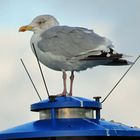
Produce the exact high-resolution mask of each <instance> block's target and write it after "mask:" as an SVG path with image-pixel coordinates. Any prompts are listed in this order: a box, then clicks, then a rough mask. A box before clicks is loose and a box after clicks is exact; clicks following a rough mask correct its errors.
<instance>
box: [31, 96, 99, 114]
mask: <svg viewBox="0 0 140 140" xmlns="http://www.w3.org/2000/svg"><path fill="white" fill-rule="evenodd" d="M55 100H56V101H54V102H51V101H49V100H44V101H42V102H38V103H35V104H32V105H31V111H39V110H43V109H47V108H63V107H80V108H81V107H88V108H98V109H101V108H102V106H101V103H99V102H97V101H93V100H88V99H86V98H82V97H73V96H72V97H71V96H66V97H56V99H55Z"/></svg>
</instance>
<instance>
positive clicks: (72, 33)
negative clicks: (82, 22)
mask: <svg viewBox="0 0 140 140" xmlns="http://www.w3.org/2000/svg"><path fill="white" fill-rule="evenodd" d="M108 46H111V41H109V40H107V39H106V38H104V37H101V36H99V35H97V34H95V33H94V32H93V30H88V29H85V28H80V27H68V26H56V27H53V28H51V29H49V30H47V31H45V32H43V33H42V35H41V40H40V41H39V42H38V47H39V49H40V50H41V51H43V52H51V53H53V54H54V55H59V56H65V57H66V58H70V59H71V58H74V57H79V58H84V57H87V56H88V55H100V54H101V51H103V50H105V49H107V47H108Z"/></svg>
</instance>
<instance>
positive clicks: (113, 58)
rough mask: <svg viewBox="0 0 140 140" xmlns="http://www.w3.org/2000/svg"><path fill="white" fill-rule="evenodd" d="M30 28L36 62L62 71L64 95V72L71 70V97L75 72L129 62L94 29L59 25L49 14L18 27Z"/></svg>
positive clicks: (22, 28)
mask: <svg viewBox="0 0 140 140" xmlns="http://www.w3.org/2000/svg"><path fill="white" fill-rule="evenodd" d="M19 31H20V32H24V31H33V32H34V34H33V36H32V38H31V48H32V50H33V53H35V52H34V49H33V46H32V45H33V44H34V46H35V50H36V53H37V55H38V58H39V61H40V62H42V63H43V64H44V65H45V66H47V67H49V68H51V69H53V70H57V71H62V72H63V76H62V78H63V85H64V89H63V92H62V93H61V95H63V96H66V95H67V89H66V77H67V76H66V71H71V76H70V91H69V96H72V87H73V80H74V71H82V70H86V69H87V68H92V67H95V66H98V65H112V66H117V65H128V64H129V62H128V61H127V60H124V59H122V58H123V57H124V55H123V54H120V53H117V52H115V51H114V46H113V45H112V42H111V41H110V40H108V39H107V38H105V37H102V36H99V35H98V34H96V33H94V31H93V30H89V29H86V28H82V27H69V26H60V25H59V22H58V21H57V19H56V18H55V17H53V16H51V15H41V16H37V17H36V18H35V19H33V21H32V22H31V23H30V24H29V25H26V26H22V27H20V29H19Z"/></svg>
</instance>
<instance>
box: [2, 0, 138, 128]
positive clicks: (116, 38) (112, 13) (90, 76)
mask: <svg viewBox="0 0 140 140" xmlns="http://www.w3.org/2000/svg"><path fill="white" fill-rule="evenodd" d="M0 2H1V4H0V50H1V51H0V65H1V68H0V130H4V129H7V128H11V127H14V126H17V125H20V124H23V123H27V122H30V121H33V120H37V119H38V118H39V114H38V113H33V112H30V105H31V104H32V103H35V102H38V101H39V99H38V97H37V95H36V94H35V91H34V89H33V87H32V85H31V83H30V81H29V79H28V77H27V75H26V73H25V71H24V69H23V66H22V65H21V62H20V58H22V59H23V61H24V63H25V64H26V66H27V68H28V70H29V72H30V74H31V76H32V77H33V80H34V82H35V84H36V85H37V88H38V90H39V92H40V94H41V97H42V98H43V99H46V98H47V94H46V92H45V89H44V86H43V83H42V79H41V77H40V73H39V70H38V66H37V63H36V59H35V57H34V55H33V53H32V51H31V48H30V38H31V36H32V33H31V32H26V33H19V32H18V29H19V27H20V26H22V25H27V24H29V23H30V22H31V21H32V19H33V18H35V17H36V16H38V15H42V14H50V15H53V16H55V17H56V18H57V19H58V21H59V22H60V24H61V25H68V26H80V27H85V28H89V29H93V30H94V31H95V32H96V33H98V34H99V35H101V36H105V37H107V38H109V39H110V40H111V41H112V42H113V45H114V46H115V49H116V50H117V51H118V52H121V53H124V54H127V55H130V56H132V57H130V58H127V59H128V60H130V61H134V60H135V58H136V57H137V56H138V55H139V54H140V46H139V40H140V27H139V25H140V14H139V13H140V1H139V0H123V1H122V0H36V1H34V0H20V1H19V0H1V1H0ZM42 68H43V72H44V75H45V78H46V81H47V85H48V87H49V91H50V94H52V95H53V94H58V93H61V91H62V73H61V72H57V71H54V70H51V69H49V68H47V67H45V66H43V65H42ZM127 69H128V66H122V67H105V66H98V67H95V68H92V69H88V70H86V71H83V72H79V73H75V81H74V93H73V94H74V96H82V97H86V98H89V99H91V98H93V97H94V96H101V97H102V99H103V98H104V97H105V96H106V95H107V94H108V92H109V91H110V90H111V89H112V87H113V86H114V85H115V84H116V82H117V81H118V80H119V79H120V77H121V76H122V75H123V74H124V73H125V71H126V70H127ZM139 71H140V60H139V61H138V62H137V63H136V64H135V65H134V67H133V68H132V70H131V71H130V72H129V73H128V74H127V76H126V77H125V78H124V79H123V80H122V82H121V83H120V85H119V86H118V87H117V88H116V89H115V90H114V91H113V93H112V95H111V96H110V97H109V98H108V99H107V100H106V102H104V103H103V109H102V113H101V115H102V118H104V119H106V120H107V121H110V120H114V121H116V122H121V123H123V124H127V125H130V126H138V127H140V119H139V118H140V109H139V108H140V86H139V83H140V72H139ZM68 74H69V73H68ZM67 84H68V88H69V80H68V81H67Z"/></svg>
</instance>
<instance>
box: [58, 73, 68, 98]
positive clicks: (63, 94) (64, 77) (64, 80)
mask: <svg viewBox="0 0 140 140" xmlns="http://www.w3.org/2000/svg"><path fill="white" fill-rule="evenodd" d="M62 79H63V87H64V89H63V92H62V93H61V94H58V95H57V96H66V94H67V87H66V79H67V74H66V72H65V71H63V75H62Z"/></svg>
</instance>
